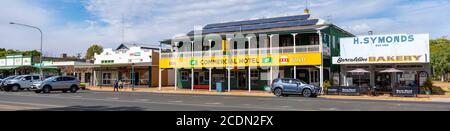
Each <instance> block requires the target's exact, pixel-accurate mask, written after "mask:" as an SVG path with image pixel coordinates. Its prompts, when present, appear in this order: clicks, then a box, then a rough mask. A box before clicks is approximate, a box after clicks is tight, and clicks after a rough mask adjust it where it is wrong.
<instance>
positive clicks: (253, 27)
mask: <svg viewBox="0 0 450 131" xmlns="http://www.w3.org/2000/svg"><path fill="white" fill-rule="evenodd" d="M318 21H319V20H318V19H312V20H302V21H287V22H279V23H265V24H257V25H245V26H231V27H225V28H214V29H205V30H203V33H204V34H210V33H222V32H238V31H248V30H257V29H270V28H283V27H295V26H306V25H315V24H316V23H317V22H318ZM192 35H193V34H192Z"/></svg>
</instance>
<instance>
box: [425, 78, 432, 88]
mask: <svg viewBox="0 0 450 131" xmlns="http://www.w3.org/2000/svg"><path fill="white" fill-rule="evenodd" d="M423 87H424V88H425V89H426V90H427V91H431V90H432V88H433V80H432V79H431V78H427V80H426V81H425V83H423Z"/></svg>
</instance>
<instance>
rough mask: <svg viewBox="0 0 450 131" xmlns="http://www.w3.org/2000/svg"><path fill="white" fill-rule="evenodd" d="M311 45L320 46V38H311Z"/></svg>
mask: <svg viewBox="0 0 450 131" xmlns="http://www.w3.org/2000/svg"><path fill="white" fill-rule="evenodd" d="M309 41H310V43H309V44H310V45H319V44H320V43H319V36H310V37H309Z"/></svg>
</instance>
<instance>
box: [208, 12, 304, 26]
mask: <svg viewBox="0 0 450 131" xmlns="http://www.w3.org/2000/svg"><path fill="white" fill-rule="evenodd" d="M309 17H310V15H296V16H287V17H277V18H267V19H258V20H248V21H238V22H228V23H218V24H209V25H206V26H205V27H204V29H212V28H223V27H228V26H243V25H252V24H264V23H276V22H282V21H297V20H306V19H308V18H309Z"/></svg>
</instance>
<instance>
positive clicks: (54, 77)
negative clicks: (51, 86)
mask: <svg viewBox="0 0 450 131" xmlns="http://www.w3.org/2000/svg"><path fill="white" fill-rule="evenodd" d="M56 78H58V77H57V76H53V77H49V78H47V79H45V80H44V81H52V80H56Z"/></svg>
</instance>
